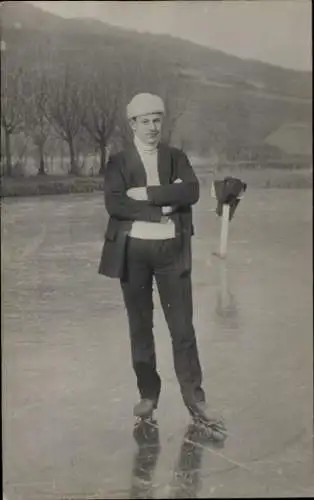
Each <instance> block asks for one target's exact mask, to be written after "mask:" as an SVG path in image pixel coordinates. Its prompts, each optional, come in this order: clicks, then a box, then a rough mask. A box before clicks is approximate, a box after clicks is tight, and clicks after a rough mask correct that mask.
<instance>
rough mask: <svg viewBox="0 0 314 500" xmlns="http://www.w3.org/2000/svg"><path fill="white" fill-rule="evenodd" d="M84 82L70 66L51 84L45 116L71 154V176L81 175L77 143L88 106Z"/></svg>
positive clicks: (52, 80) (51, 81)
mask: <svg viewBox="0 0 314 500" xmlns="http://www.w3.org/2000/svg"><path fill="white" fill-rule="evenodd" d="M81 87H82V82H81V80H80V75H79V74H78V73H77V72H74V71H71V69H70V67H69V65H67V66H66V67H65V69H64V72H63V74H62V75H61V78H60V75H58V77H55V78H53V79H51V80H50V82H49V93H48V101H47V107H46V109H45V116H46V118H47V120H48V122H49V123H50V124H51V125H52V127H53V128H54V130H55V131H56V133H57V134H58V136H59V137H60V138H61V139H62V140H64V141H65V142H66V143H67V145H68V148H69V153H70V174H73V175H79V173H80V172H79V171H80V169H79V166H78V163H77V155H76V149H75V141H76V139H77V137H78V136H79V134H80V132H81V130H82V122H83V120H84V116H85V111H86V106H85V104H84V102H83V99H82V88H81Z"/></svg>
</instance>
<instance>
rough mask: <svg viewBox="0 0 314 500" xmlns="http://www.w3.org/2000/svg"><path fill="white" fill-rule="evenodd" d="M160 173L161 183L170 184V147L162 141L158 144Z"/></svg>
mask: <svg viewBox="0 0 314 500" xmlns="http://www.w3.org/2000/svg"><path fill="white" fill-rule="evenodd" d="M158 174H159V180H160V184H169V183H170V182H171V154H170V148H169V147H168V146H166V145H165V144H162V143H161V144H159V146H158Z"/></svg>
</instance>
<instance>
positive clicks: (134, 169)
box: [98, 144, 199, 278]
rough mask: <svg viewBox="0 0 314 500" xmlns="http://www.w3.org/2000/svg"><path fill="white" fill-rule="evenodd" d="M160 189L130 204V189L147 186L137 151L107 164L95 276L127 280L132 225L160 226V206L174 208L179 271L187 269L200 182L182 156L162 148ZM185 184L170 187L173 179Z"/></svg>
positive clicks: (151, 189)
mask: <svg viewBox="0 0 314 500" xmlns="http://www.w3.org/2000/svg"><path fill="white" fill-rule="evenodd" d="M158 172H159V178H160V184H161V185H160V186H149V187H147V193H148V201H138V200H133V199H131V198H130V197H129V196H127V194H126V192H127V190H128V189H130V188H133V187H145V186H146V172H145V169H144V165H143V163H142V161H141V158H140V155H139V153H138V151H137V149H136V148H135V146H133V145H132V146H130V147H129V148H128V149H126V150H125V151H121V152H120V153H118V154H116V155H115V156H113V157H111V158H110V159H109V162H108V165H107V168H106V171H105V182H104V191H105V193H104V194H105V206H106V209H107V212H108V214H109V216H110V218H109V221H108V225H107V229H106V233H105V242H104V246H103V250H102V255H101V260H100V264H99V269H98V272H99V273H100V274H103V275H105V276H109V277H111V278H123V277H124V275H125V249H126V243H127V236H128V233H129V231H130V229H131V227H132V223H133V221H150V222H160V220H161V217H162V206H164V205H168V206H169V205H170V206H173V207H176V209H175V211H174V213H172V214H171V215H170V217H171V219H172V220H173V221H174V223H175V228H176V237H177V238H180V241H181V253H180V255H179V256H178V263H177V264H178V271H179V272H180V273H183V272H185V271H188V270H190V269H191V235H192V234H193V224H192V210H191V205H193V204H194V203H196V202H197V201H198V199H199V182H198V179H197V177H196V175H195V173H194V171H193V169H192V166H191V164H190V162H189V160H188V158H187V157H186V155H185V154H184V153H183V152H182V151H180V150H179V149H177V148H173V147H169V146H167V145H165V144H160V145H159V146H158ZM178 178H179V179H181V180H182V181H183V182H181V183H176V184H174V181H175V180H176V179H178Z"/></svg>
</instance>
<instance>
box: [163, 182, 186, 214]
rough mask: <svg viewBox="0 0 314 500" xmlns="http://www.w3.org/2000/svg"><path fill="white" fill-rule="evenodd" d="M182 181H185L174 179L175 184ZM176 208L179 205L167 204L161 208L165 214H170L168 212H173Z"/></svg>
mask: <svg viewBox="0 0 314 500" xmlns="http://www.w3.org/2000/svg"><path fill="white" fill-rule="evenodd" d="M180 182H183V181H182V179H176V180H175V181H174V184H178V183H180ZM176 208H177V207H167V206H165V207H162V208H161V211H162V213H163V215H168V214H172V212H174V211H175V210H176Z"/></svg>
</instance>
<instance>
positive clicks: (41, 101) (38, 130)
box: [25, 72, 51, 175]
mask: <svg viewBox="0 0 314 500" xmlns="http://www.w3.org/2000/svg"><path fill="white" fill-rule="evenodd" d="M29 90H30V94H31V95H30V99H29V100H28V105H27V106H26V107H25V111H26V113H25V114H26V116H25V123H26V128H27V132H28V134H29V135H30V137H31V138H32V140H33V143H34V144H35V146H36V147H37V150H38V155H39V169H38V174H39V175H44V174H46V169H45V145H46V142H47V139H48V137H49V134H50V129H51V125H50V123H49V121H48V120H47V118H46V116H47V100H48V85H47V78H46V75H44V74H43V73H42V72H40V73H35V72H33V73H32V77H31V80H30V89H29Z"/></svg>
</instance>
